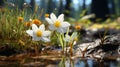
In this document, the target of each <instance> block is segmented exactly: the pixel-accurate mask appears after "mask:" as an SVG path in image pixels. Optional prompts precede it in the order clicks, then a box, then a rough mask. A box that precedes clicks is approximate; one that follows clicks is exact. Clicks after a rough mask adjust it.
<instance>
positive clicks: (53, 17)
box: [50, 13, 57, 22]
mask: <svg viewBox="0 0 120 67" xmlns="http://www.w3.org/2000/svg"><path fill="white" fill-rule="evenodd" d="M50 18H51V20H52V21H53V22H55V21H56V20H57V17H56V16H55V14H54V13H51V14H50Z"/></svg>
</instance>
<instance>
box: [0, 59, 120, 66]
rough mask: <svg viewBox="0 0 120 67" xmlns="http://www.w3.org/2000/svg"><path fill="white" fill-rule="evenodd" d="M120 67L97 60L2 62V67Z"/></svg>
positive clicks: (113, 62)
mask: <svg viewBox="0 0 120 67" xmlns="http://www.w3.org/2000/svg"><path fill="white" fill-rule="evenodd" d="M34 66H36V67H120V61H96V60H95V59H94V60H93V59H81V58H75V59H69V58H65V57H63V58H62V59H53V58H52V59H51V58H50V59H43V58H39V59H30V58H29V59H28V58H27V59H23V60H21V61H14V60H13V61H4V62H3V61H0V67H34Z"/></svg>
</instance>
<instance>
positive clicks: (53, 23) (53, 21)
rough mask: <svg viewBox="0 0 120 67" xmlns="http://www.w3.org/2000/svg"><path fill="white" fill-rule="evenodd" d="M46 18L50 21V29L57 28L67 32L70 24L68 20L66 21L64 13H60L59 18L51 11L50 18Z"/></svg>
mask: <svg viewBox="0 0 120 67" xmlns="http://www.w3.org/2000/svg"><path fill="white" fill-rule="evenodd" d="M45 19H46V21H47V22H48V23H49V29H50V30H56V31H57V32H60V33H65V32H66V31H67V28H68V27H69V26H70V24H69V23H68V22H64V14H61V15H59V16H58V18H57V17H56V16H55V14H54V13H51V14H50V18H45Z"/></svg>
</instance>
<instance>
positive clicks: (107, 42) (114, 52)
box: [74, 33, 120, 60]
mask: <svg viewBox="0 0 120 67" xmlns="http://www.w3.org/2000/svg"><path fill="white" fill-rule="evenodd" d="M119 49H120V33H119V34H114V35H108V36H105V37H104V40H102V41H101V39H96V40H95V41H93V42H88V43H82V44H79V45H75V46H74V52H75V54H77V55H78V54H83V53H84V56H90V57H94V58H95V57H96V58H97V57H99V58H100V57H101V59H111V57H112V60H113V59H117V58H120V53H119ZM108 56H109V58H107V57H108Z"/></svg>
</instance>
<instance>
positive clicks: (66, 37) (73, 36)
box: [64, 32, 77, 42]
mask: <svg viewBox="0 0 120 67" xmlns="http://www.w3.org/2000/svg"><path fill="white" fill-rule="evenodd" d="M76 38H77V32H73V33H72V35H71V36H69V35H68V34H67V35H65V38H64V41H66V42H73V41H74V40H76Z"/></svg>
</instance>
